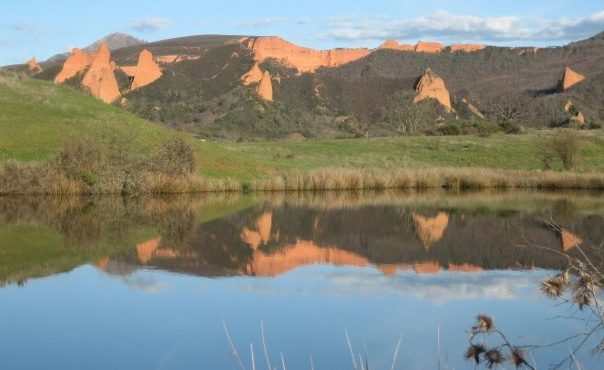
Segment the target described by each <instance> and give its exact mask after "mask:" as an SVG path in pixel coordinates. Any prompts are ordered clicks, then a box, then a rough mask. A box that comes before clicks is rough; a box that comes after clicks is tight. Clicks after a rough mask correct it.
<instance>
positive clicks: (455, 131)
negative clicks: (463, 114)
mask: <svg viewBox="0 0 604 370" xmlns="http://www.w3.org/2000/svg"><path fill="white" fill-rule="evenodd" d="M436 131H437V132H438V133H439V134H440V135H446V136H453V135H461V133H462V129H461V126H459V125H444V126H440V127H438V128H436Z"/></svg>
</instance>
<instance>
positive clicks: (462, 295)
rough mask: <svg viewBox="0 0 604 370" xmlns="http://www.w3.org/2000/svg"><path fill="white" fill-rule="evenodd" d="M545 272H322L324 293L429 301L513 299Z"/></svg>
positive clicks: (533, 287) (531, 289)
mask: <svg viewBox="0 0 604 370" xmlns="http://www.w3.org/2000/svg"><path fill="white" fill-rule="evenodd" d="M546 275H547V272H545V271H541V270H540V271H505V270H495V271H484V272H478V273H454V272H442V273H439V274H434V275H415V274H414V273H412V272H405V273H401V274H397V275H394V276H384V275H383V274H382V273H381V272H380V271H378V270H371V269H357V270H353V269H338V270H335V271H321V272H319V273H318V274H316V276H317V278H319V279H321V280H322V281H325V284H324V285H323V288H322V289H324V291H325V293H326V294H329V295H338V296H358V295H377V296H380V295H392V294H397V295H407V296H411V297H414V298H418V299H423V300H426V301H429V302H432V303H444V302H447V301H451V300H468V299H514V298H518V297H519V296H520V295H521V294H523V295H526V294H530V292H535V291H536V287H537V282H538V281H539V280H540V279H541V278H543V277H544V276H546Z"/></svg>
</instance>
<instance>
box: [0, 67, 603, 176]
mask: <svg viewBox="0 0 604 370" xmlns="http://www.w3.org/2000/svg"><path fill="white" fill-rule="evenodd" d="M578 134H579V135H580V142H581V148H580V161H579V163H578V165H577V166H576V167H575V169H574V171H575V172H577V173H598V174H602V173H604V131H603V130H585V131H578ZM178 135H181V136H186V134H180V133H177V132H175V131H173V130H171V129H169V128H166V127H163V126H160V125H158V124H155V123H152V122H149V121H146V120H144V119H141V118H139V117H137V116H135V115H133V114H130V113H128V112H126V111H124V110H122V109H121V108H119V107H116V106H111V105H106V104H103V103H101V102H99V101H97V100H96V99H93V98H91V97H88V96H86V95H85V94H82V93H81V92H78V91H75V90H73V89H71V88H69V87H65V86H56V85H54V84H52V83H48V82H45V81H40V80H34V79H30V78H27V77H24V76H19V75H14V74H9V73H7V72H3V71H0V162H4V161H6V160H9V159H14V160H17V161H20V162H36V161H41V160H45V159H50V158H52V157H54V156H55V155H56V154H57V153H58V152H59V151H60V150H61V149H62V148H63V147H64V146H65V145H66V144H67V143H69V142H71V141H74V140H78V139H80V138H89V139H92V140H94V141H98V142H101V143H107V142H110V141H112V140H121V141H125V142H127V143H128V146H129V150H130V151H132V152H134V153H139V154H148V153H152V152H154V150H156V148H158V146H160V145H161V143H162V142H164V141H165V140H167V139H169V138H173V137H176V136H178ZM554 135H555V131H553V130H544V131H530V132H528V133H525V134H522V135H504V134H496V135H493V136H490V137H477V136H419V137H400V138H369V139H342V140H335V139H334V140H306V141H302V142H289V141H272V142H243V143H235V142H220V141H211V140H208V141H199V140H194V139H192V138H190V139H188V140H189V142H190V143H191V145H192V146H193V148H194V151H195V153H196V157H197V166H198V171H197V173H198V174H201V175H202V176H204V177H206V178H210V179H211V178H218V179H225V178H230V179H234V180H236V181H239V182H244V181H245V182H249V181H252V180H261V179H265V178H270V177H271V176H274V175H275V174H283V173H292V172H308V171H315V170H328V169H332V170H333V169H347V170H359V171H365V170H378V171H381V172H382V173H387V172H388V171H390V170H395V169H397V170H398V169H411V170H418V169H434V168H447V169H455V168H470V169H481V168H483V169H504V170H529V171H530V170H541V169H543V168H544V163H543V153H544V152H545V151H546V150H547V149H548V147H549V146H550V145H551V140H552V138H553V136H554ZM551 167H552V169H553V170H560V169H561V168H562V163H561V161H560V160H557V159H554V160H552V162H551Z"/></svg>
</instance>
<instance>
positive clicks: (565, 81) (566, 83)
mask: <svg viewBox="0 0 604 370" xmlns="http://www.w3.org/2000/svg"><path fill="white" fill-rule="evenodd" d="M584 79H585V76H583V75H582V74H580V73H577V72H575V71H573V70H572V69H570V68H569V67H566V68H564V74H563V76H562V91H566V90H568V89H570V88H571V87H573V86H575V85H576V84H578V83H579V82H581V81H583V80H584Z"/></svg>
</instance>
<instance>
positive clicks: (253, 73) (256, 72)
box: [241, 63, 263, 85]
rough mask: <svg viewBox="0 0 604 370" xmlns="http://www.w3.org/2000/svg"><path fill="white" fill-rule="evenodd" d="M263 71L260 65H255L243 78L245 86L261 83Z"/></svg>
mask: <svg viewBox="0 0 604 370" xmlns="http://www.w3.org/2000/svg"><path fill="white" fill-rule="evenodd" d="M262 75H263V73H262V70H261V69H260V66H259V65H258V63H254V65H253V66H252V69H250V70H249V71H248V72H246V73H245V74H244V75H243V76H242V77H241V80H242V81H243V84H244V85H251V84H254V83H258V82H260V80H262Z"/></svg>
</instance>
